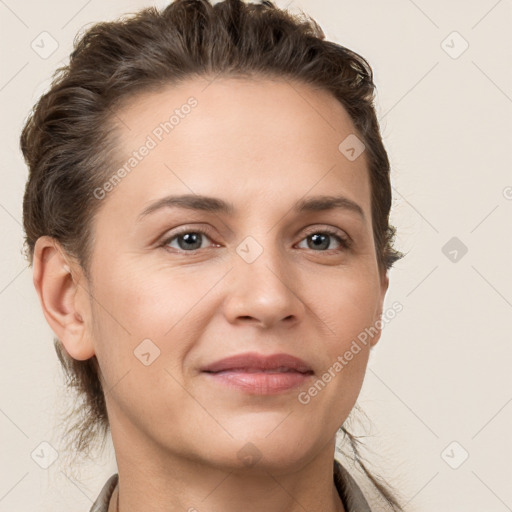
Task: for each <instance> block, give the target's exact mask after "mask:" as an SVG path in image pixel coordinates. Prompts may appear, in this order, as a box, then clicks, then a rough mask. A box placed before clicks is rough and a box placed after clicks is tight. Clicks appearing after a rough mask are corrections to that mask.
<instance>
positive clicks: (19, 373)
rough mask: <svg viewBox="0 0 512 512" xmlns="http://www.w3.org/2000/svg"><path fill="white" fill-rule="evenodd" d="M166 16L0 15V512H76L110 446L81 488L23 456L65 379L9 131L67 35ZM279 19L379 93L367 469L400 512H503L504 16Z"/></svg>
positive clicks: (337, 10) (497, 9)
mask: <svg viewBox="0 0 512 512" xmlns="http://www.w3.org/2000/svg"><path fill="white" fill-rule="evenodd" d="M165 3H166V2H157V3H155V4H151V2H145V1H142V0H141V1H135V0H111V1H109V2H101V1H99V0H89V1H86V0H58V1H57V0H49V1H47V2H38V1H35V0H30V1H29V0H24V1H21V0H1V1H0V16H1V30H0V38H1V51H2V54H1V64H2V74H1V78H0V102H1V108H2V123H1V130H2V132H1V136H0V145H1V146H0V147H1V156H2V158H1V181H0V183H1V186H0V222H1V226H2V245H3V246H4V248H3V250H2V253H1V254H2V255H1V275H0V311H1V315H2V331H1V332H2V370H1V372H0V378H1V385H0V413H1V414H0V429H1V432H2V436H1V452H0V460H1V461H2V462H1V476H0V512H4V511H5V512H7V511H9V512H11V511H13V510H16V511H29V510H38V511H52V512H60V511H62V512H64V511H69V510H76V511H83V512H85V511H88V510H89V508H90V507H91V504H92V502H93V500H94V499H95V498H96V496H97V494H98V492H99V490H100V489H101V487H102V486H103V484H104V482H105V481H106V479H107V478H108V477H109V476H110V475H111V474H113V473H114V472H115V470H116V466H115V460H114V457H113V453H112V451H111V446H110V445H108V447H107V451H106V453H105V456H104V458H103V459H101V460H96V461H94V462H91V463H90V464H89V465H87V466H85V467H84V468H83V471H82V474H81V476H80V478H79V479H75V478H73V477H72V476H71V475H70V474H69V472H67V471H66V467H60V466H59V459H58V460H57V462H56V463H54V464H52V465H51V466H50V467H49V468H48V469H43V468H41V467H40V466H39V465H38V464H37V463H36V462H35V461H34V459H33V458H32V456H31V454H32V452H34V450H36V453H37V452H38V450H39V452H40V450H41V447H40V446H39V445H40V443H42V442H47V443H50V444H51V445H53V446H55V447H57V446H58V442H59V439H58V438H56V434H55V432H56V430H55V422H56V418H55V417H54V412H55V411H56V406H57V404H58V403H60V402H61V401H62V395H61V394H60V393H61V384H62V377H61V370H60V367H59V365H58V361H57V358H56V355H55V353H54V350H53V346H52V332H51V331H50V329H49V327H48V326H47V324H46V322H45V320H44V317H43V315H42V313H41V311H40V307H39V303H38V300H37V296H36V293H35V291H34V289H33V286H32V281H31V270H30V269H28V268H27V265H26V262H25V261H24V260H23V257H22V255H21V247H22V228H21V218H22V207H21V204H22V195H23V189H24V184H25V180H26V176H27V170H26V168H25V166H24V163H23V161H22V157H21V154H20V151H19V150H18V139H19V133H20V130H21V127H22V124H23V121H24V118H25V116H26V115H27V113H28V111H29V109H30V107H31V105H32V104H33V103H34V101H35V100H36V98H37V96H38V95H39V94H40V93H41V92H42V91H43V90H44V88H45V86H46V84H47V81H48V79H49V77H50V76H51V74H52V73H53V71H54V69H55V68H56V67H57V66H58V65H59V64H60V62H61V61H62V62H63V63H64V62H65V61H66V59H67V56H68V55H69V52H70V50H71V45H72V40H73V37H74V36H75V34H76V32H77V31H78V29H79V28H80V27H82V26H84V25H86V24H88V23H91V22H95V21H101V20H108V19H113V18H115V17H117V16H118V15H120V14H123V13H129V12H133V11H135V10H137V9H138V8H140V7H143V6H148V5H158V6H162V5H164V4H165ZM277 4H278V5H279V6H280V7H285V6H287V5H288V6H289V8H290V9H292V10H296V9H299V8H302V9H303V10H304V11H305V12H307V13H309V14H311V15H312V16H313V17H314V18H315V19H317V20H318V21H319V23H320V25H321V26H322V27H323V28H324V30H325V32H326V35H327V37H328V38H329V39H333V40H335V41H336V42H339V43H341V44H344V45H345V46H347V47H349V48H351V49H353V50H355V51H357V52H359V53H361V54H362V55H363V56H364V57H366V58H367V59H368V60H369V62H370V63H371V65H372V67H373V69H374V72H375V80H376V83H377V87H378V91H379V92H378V113H379V118H380V121H381V127H382V133H383V136H384V140H385V144H386V146H387V148H388V151H389V156H390V159H391V162H392V167H393V174H392V181H393V186H394V211H393V216H392V221H393V223H394V224H395V225H396V226H397V227H398V230H399V236H398V240H397V242H398V243H397V245H398V248H399V249H401V250H403V251H408V256H407V257H406V258H405V259H404V260H402V261H400V262H399V263H398V264H397V265H396V267H395V268H394V269H393V270H392V272H391V285H390V290H389V293H388V297H387V301H386V304H387V307H390V306H391V304H392V303H393V302H394V301H399V302H400V303H401V304H402V305H403V311H402V312H401V313H399V314H398V315H397V316H396V318H395V319H393V320H392V321H391V322H390V323H389V324H388V325H386V327H385V330H384V333H383V336H382V339H381V341H380V342H379V344H378V345H377V347H376V349H375V351H374V352H373V354H372V357H371V361H370V365H369V369H368V372H367V377H366V381H365V384H364V387H363V390H362V394H361V396H360V400H359V404H360V405H361V406H362V408H363V410H364V411H365V412H366V414H367V415H368V417H369V418H370V420H371V425H368V424H367V427H366V431H367V433H368V434H369V438H368V439H367V441H366V443H367V445H368V446H369V447H370V448H371V450H372V452H370V453H369V454H368V459H369V461H370V463H373V464H372V467H373V468H375V469H376V470H377V471H378V472H380V473H381V474H383V475H384V476H385V477H386V478H388V479H389V481H390V482H392V483H394V484H395V485H396V487H397V488H398V489H399V490H400V491H401V492H402V494H403V496H404V497H405V501H408V507H407V509H408V510H410V511H422V512H423V511H424V512H427V511H436V512H454V511H455V510H464V511H465V512H477V511H478V512H480V511H482V510H485V511H486V512H505V511H506V510H512V464H511V462H510V461H511V460H512V441H511V436H510V433H511V432H512V428H511V427H512V403H511V402H512V386H511V383H512V379H511V372H510V364H511V357H512V343H511V336H510V320H511V319H512V272H511V270H510V265H511V261H512V258H511V257H512V242H511V233H512V229H511V228H512V226H511V219H512V171H511V169H512V156H511V151H510V150H511V146H512V140H511V133H512V130H511V128H512V116H511V114H512V67H511V62H512V44H511V37H510V27H511V26H512V6H511V2H510V0H501V1H496V0H489V1H487V0H485V1H484V0H481V1H471V2H468V1H462V0H458V1H451V2H445V1H441V0H435V1H433V0H432V1H429V2H427V1H426V0H416V1H412V0H393V1H388V2H381V1H379V0H365V1H355V0H353V1H350V2H349V1H339V0H338V1H335V0H317V1H314V0H292V1H291V2H287V1H283V2H277ZM43 31H47V32H48V33H49V34H51V36H52V38H54V39H55V40H56V41H57V43H58V48H57V50H56V51H55V53H53V54H52V55H51V56H49V57H48V58H42V57H41V56H40V55H38V54H37V53H36V52H35V51H34V50H33V49H32V48H31V42H32V41H33V40H34V39H36V38H37V37H38V36H39V34H41V32H43ZM454 31H456V32H458V35H457V34H455V35H453V34H452V32H454ZM45 37H47V36H45ZM443 41H445V42H444V43H443ZM464 41H467V43H468V44H469V47H468V48H467V49H466V51H464V52H463V53H462V54H460V55H458V54H459V53H460V51H461V50H462V49H463V48H464V44H465V43H464ZM47 47H49V46H47ZM450 54H451V55H450ZM454 57H456V58H454ZM452 237H457V239H458V241H456V243H458V244H460V242H462V243H464V244H465V246H467V248H468V252H467V254H465V255H463V256H462V257H460V252H459V253H458V259H457V261H455V262H454V261H451V260H450V258H451V257H452V256H451V255H449V256H450V258H449V257H447V256H445V254H444V253H443V250H442V248H443V247H444V246H445V244H446V243H447V242H448V241H449V240H450V239H452ZM451 249H452V248H451V247H450V246H449V250H451ZM445 252H448V251H447V250H445ZM452 254H453V253H452ZM361 432H363V431H362V430H361ZM454 441H455V442H456V444H451V443H452V442H454ZM43 446H46V445H43ZM447 447H448V448H447ZM446 448H447V449H446ZM445 449H446V450H445ZM466 452H467V453H468V454H469V457H468V458H467V460H465V461H464V462H463V463H462V464H461V462H462V460H463V458H464V456H465V453H466ZM34 458H35V459H36V458H37V457H34ZM449 464H451V466H455V467H456V466H458V468H457V469H454V468H452V467H450V465H449Z"/></svg>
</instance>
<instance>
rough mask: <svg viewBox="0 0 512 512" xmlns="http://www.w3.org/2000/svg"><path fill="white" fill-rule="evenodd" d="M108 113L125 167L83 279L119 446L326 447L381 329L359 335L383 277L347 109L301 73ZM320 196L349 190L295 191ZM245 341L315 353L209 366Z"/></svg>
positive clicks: (126, 451)
mask: <svg viewBox="0 0 512 512" xmlns="http://www.w3.org/2000/svg"><path fill="white" fill-rule="evenodd" d="M190 98H192V99H190ZM173 115H174V117H171V116H173ZM115 119H116V121H117V123H118V130H119V135H120V138H119V143H118V145H117V147H116V151H117V157H118V162H117V163H118V167H116V169H119V168H121V167H122V166H123V165H124V164H127V165H126V166H125V171H124V172H123V171H120V172H118V173H117V179H116V178H114V180H112V181H111V182H110V184H106V185H105V186H104V187H102V188H101V190H98V189H97V190H96V192H95V194H96V196H97V197H98V199H97V200H98V201H101V203H102V204H101V208H100V210H99V212H98V214H97V215H96V217H95V219H94V226H93V227H94V238H93V244H94V245H93V256H92V260H91V276H92V277H91V282H89V283H88V284H87V286H86V287H84V288H79V290H78V293H79V294H82V295H83V297H84V298H86V297H88V299H87V300H88V302H87V304H88V306H87V307H88V308H89V310H88V313H86V315H85V317H86V320H85V321H84V325H85V328H86V332H87V339H88V342H87V343H89V347H90V350H91V351H92V352H94V353H95V354H96V355H97V358H98V361H99V366H100V368H101V373H102V380H103V385H104V389H105V390H106V400H107V408H108V413H109V419H110V423H111V429H112V435H113V440H114V444H115V445H116V452H117V453H118V457H119V453H121V454H122V456H123V457H125V458H126V459H130V457H133V458H134V459H136V460H139V461H140V460H144V459H141V457H148V458H149V457H150V458H151V459H152V460H157V461H159V462H162V464H163V463H165V461H166V460H168V459H169V457H185V458H187V459H188V460H191V459H192V460H200V461H202V463H203V464H204V463H206V464H209V463H211V464H213V465H215V466H217V467H219V466H225V467H234V466H241V465H244V464H245V465H247V462H248V460H249V461H250V460H253V461H256V460H258V464H261V465H262V466H264V467H269V468H270V467H272V468H273V469H274V470H276V468H279V467H289V466H290V464H294V463H297V462H299V461H305V460H310V459H311V458H312V457H314V455H315V454H317V453H319V452H320V451H321V450H325V449H326V448H325V447H326V446H327V447H329V449H332V447H333V445H332V443H333V440H334V436H335V434H336V431H337V430H338V428H339V427H340V426H341V425H342V423H343V422H344V420H345V419H346V418H347V416H348V414H349V412H350V410H351V409H352V407H353V405H354V403H355V401H356V398H357V396H358V394H359V391H360V388H361V384H362V381H363V377H364V373H365V369H366V364H367V359H368V355H369V349H370V345H373V344H374V343H376V342H377V340H378V337H379V334H380V333H379V334H377V335H374V336H373V337H369V338H368V339H367V341H366V343H362V342H361V341H358V336H360V334H361V333H363V332H365V329H366V328H369V327H372V326H374V324H375V322H376V321H377V320H378V319H379V317H380V313H381V311H382V304H383V300H384V295H385V293H386V289H387V279H386V277H381V276H380V275H379V272H378V267H377V260H376V255H375V246H374V241H373V236H372V222H371V202H370V182H369V175H368V170H367V160H366V154H365V152H364V151H363V152H362V153H361V154H360V155H359V156H357V155H358V153H359V151H360V149H361V148H360V146H358V145H357V140H356V139H354V138H353V134H354V128H353V125H352V122H351V120H350V118H349V116H348V114H347V113H346V111H345V110H344V109H343V107H342V106H341V105H340V104H339V103H338V102H337V101H336V100H335V99H334V98H333V97H331V96H330V95H329V94H328V93H326V92H323V91H319V90H316V91H315V90H313V89H310V88H309V87H307V86H305V85H301V84H297V83H293V84H291V83H288V82H286V81H276V82H274V81H269V80H261V81H254V80H252V81H249V80H242V79H233V78H231V79H216V80H214V81H213V82H211V83H210V84H209V83H208V82H206V81H203V80H199V79H196V80H194V81H189V82H187V83H183V84H181V85H180V86H178V87H169V88H168V89H166V90H164V91H162V92H158V93H148V94H145V95H143V96H139V97H137V98H134V99H132V100H131V101H130V102H129V104H127V105H125V106H124V107H123V108H122V109H121V110H120V111H119V112H118V114H117V117H115ZM170 119H171V120H170ZM169 120H170V121H169ZM166 122H167V123H168V124H167V125H166V124H165V123H166ZM349 136H352V137H351V138H349V139H348V140H347V141H345V142H344V143H343V144H342V145H341V150H340V144H341V143H342V142H343V141H344V140H345V139H346V138H347V137H349ZM354 141H355V142H354ZM142 147H145V148H146V149H145V150H144V149H141V148H142ZM350 148H354V151H352V150H351V149H350ZM355 157H357V158H355ZM130 158H132V160H130ZM182 195H186V196H188V198H189V199H188V200H187V201H186V202H184V201H183V202H182V203H181V206H180V205H179V204H177V203H175V204H174V205H171V202H170V201H167V200H166V198H170V197H171V196H173V197H177V196H182ZM200 196H201V197H202V196H207V197H208V198H214V199H215V201H213V200H209V201H208V202H207V201H206V200H203V201H199V198H200ZM320 196H329V197H333V198H334V197H339V198H345V203H343V202H342V201H340V202H338V206H335V207H331V208H328V209H324V208H321V207H318V208H315V207H314V205H313V207H312V208H303V209H302V210H299V209H298V208H297V206H298V205H299V206H300V205H301V204H302V203H304V204H307V202H308V201H311V200H312V199H313V198H318V197H320ZM190 198H192V199H194V201H190ZM348 201H351V202H353V203H355V204H357V205H359V208H360V210H361V211H360V212H358V211H357V208H356V207H347V206H345V207H344V206H343V205H344V204H345V205H346V204H349V203H348ZM192 202H194V203H196V205H195V206H196V207H194V208H192V206H193V204H192ZM186 204H188V205H189V206H186ZM220 204H226V205H227V206H229V209H228V208H217V207H215V205H220ZM201 205H202V206H203V207H200V206H201ZM203 231H204V234H203ZM326 232H328V233H331V232H332V233H331V234H328V233H326ZM186 233H188V235H187V234H186ZM179 234H180V236H178V235H179ZM338 236H339V237H340V238H337V237H338ZM345 239H348V240H351V244H350V246H349V247H346V246H345V244H344V242H343V240H345ZM86 288H88V290H89V293H90V295H87V292H86ZM360 339H361V337H360V338H359V340H360ZM354 340H356V345H354ZM356 346H357V347H359V349H358V350H357V349H356V348H355V347H356ZM347 351H349V352H351V353H352V356H353V357H351V358H350V357H349V356H348V355H346V354H347ZM247 353H252V354H253V355H254V354H256V355H261V356H268V355H273V354H288V355H291V356H294V357H296V358H300V359H301V360H303V361H304V362H305V363H306V367H307V368H306V367H304V368H300V369H299V370H300V371H298V370H297V368H293V367H291V366H290V363H288V362H286V361H284V362H283V361H277V363H276V364H277V366H283V367H286V368H287V370H286V372H285V371H284V368H280V369H279V368H277V369H276V368H274V371H273V372H272V371H270V370H271V369H272V368H266V369H265V370H263V369H262V367H263V366H264V364H263V363H261V361H258V359H255V360H252V362H251V363H248V362H247V361H239V362H238V363H232V366H231V367H229V365H228V364H226V365H224V367H226V366H228V367H226V368H225V369H224V371H222V372H220V371H218V372H217V373H209V372H207V371H204V370H205V368H207V367H209V368H210V369H212V368H213V369H215V367H212V366H211V365H212V364H213V363H216V362H218V361H219V360H222V359H224V358H228V357H231V356H234V355H244V354H247ZM336 362H338V365H336ZM244 365H245V366H244ZM251 365H252V366H251ZM340 366H341V369H340ZM219 368H220V367H217V370H219ZM308 368H309V373H305V371H306V370H307V369H308ZM326 372H328V373H329V372H330V373H329V375H330V376H331V378H330V379H328V377H325V373H326ZM322 376H324V378H323V380H322ZM318 380H320V381H322V382H323V384H324V385H323V386H322V385H321V384H318ZM326 381H328V382H326ZM315 383H316V388H315ZM315 390H316V392H315ZM247 443H252V444H251V445H249V444H247Z"/></svg>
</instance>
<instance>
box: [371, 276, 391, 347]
mask: <svg viewBox="0 0 512 512" xmlns="http://www.w3.org/2000/svg"><path fill="white" fill-rule="evenodd" d="M388 287H389V276H388V273H387V271H386V270H384V271H382V272H381V275H380V294H379V302H378V306H377V310H376V314H375V319H374V324H373V326H374V327H375V328H376V329H377V330H378V332H377V333H376V334H375V335H374V336H373V337H372V338H371V340H370V345H371V346H372V347H373V346H374V345H376V344H377V342H378V341H379V340H380V336H381V334H382V320H381V317H382V310H383V308H384V298H385V297H386V292H387V291H388Z"/></svg>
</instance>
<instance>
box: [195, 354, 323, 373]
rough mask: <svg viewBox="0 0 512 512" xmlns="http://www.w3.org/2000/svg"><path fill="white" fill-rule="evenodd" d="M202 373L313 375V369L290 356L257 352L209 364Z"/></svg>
mask: <svg viewBox="0 0 512 512" xmlns="http://www.w3.org/2000/svg"><path fill="white" fill-rule="evenodd" d="M201 371H203V372H207V373H220V372H234V371H236V372H245V373H258V372H268V373H289V372H295V373H301V374H313V369H312V368H311V366H309V365H308V364H307V363H306V362H305V361H303V360H302V359H299V358H298V357H295V356H292V355H290V354H272V355H268V356H266V355H262V354H257V353H255V352H247V353H245V354H237V355H234V356H231V357H227V358H224V359H220V360H219V361H216V362H214V363H212V364H209V365H207V366H205V367H203V368H201Z"/></svg>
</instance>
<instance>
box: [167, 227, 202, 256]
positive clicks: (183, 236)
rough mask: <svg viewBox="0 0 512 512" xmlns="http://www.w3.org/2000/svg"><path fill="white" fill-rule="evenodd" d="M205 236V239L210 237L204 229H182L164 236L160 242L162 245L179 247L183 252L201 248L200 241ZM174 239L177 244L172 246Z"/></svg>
mask: <svg viewBox="0 0 512 512" xmlns="http://www.w3.org/2000/svg"><path fill="white" fill-rule="evenodd" d="M204 237H206V238H207V239H210V237H209V236H208V231H207V230H204V229H201V228H199V229H194V230H192V229H190V228H187V229H183V230H182V231H180V232H178V233H174V234H173V235H172V236H170V237H168V238H166V239H165V240H164V241H163V242H162V246H163V247H171V248H173V249H179V250H181V251H185V252H191V251H195V250H198V249H202V248H203V247H201V242H202V240H203V239H204ZM175 239H176V242H177V244H178V247H172V246H171V242H172V241H173V240H175Z"/></svg>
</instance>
